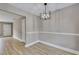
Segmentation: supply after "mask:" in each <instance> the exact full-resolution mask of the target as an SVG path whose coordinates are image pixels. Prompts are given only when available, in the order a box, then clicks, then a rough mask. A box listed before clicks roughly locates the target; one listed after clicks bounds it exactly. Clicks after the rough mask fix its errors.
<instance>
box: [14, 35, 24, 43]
mask: <svg viewBox="0 0 79 59" xmlns="http://www.w3.org/2000/svg"><path fill="white" fill-rule="evenodd" d="M13 38H15V39H17V40H19V41H20V42H24V41H23V40H22V39H19V38H18V37H16V36H13Z"/></svg>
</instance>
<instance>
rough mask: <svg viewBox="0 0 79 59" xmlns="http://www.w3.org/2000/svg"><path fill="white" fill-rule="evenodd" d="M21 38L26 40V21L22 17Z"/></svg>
mask: <svg viewBox="0 0 79 59" xmlns="http://www.w3.org/2000/svg"><path fill="white" fill-rule="evenodd" d="M22 40H23V41H24V42H25V41H26V21H25V19H22Z"/></svg>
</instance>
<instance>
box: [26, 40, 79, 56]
mask: <svg viewBox="0 0 79 59" xmlns="http://www.w3.org/2000/svg"><path fill="white" fill-rule="evenodd" d="M38 42H40V43H42V44H45V45H48V46H51V47H55V48H58V49H62V50H64V51H67V52H70V53H73V54H77V55H79V51H76V50H73V49H70V48H65V47H62V46H59V45H55V44H51V43H48V42H45V41H39V40H38V41H35V42H32V43H30V44H27V45H25V47H29V46H32V45H34V44H36V43H38Z"/></svg>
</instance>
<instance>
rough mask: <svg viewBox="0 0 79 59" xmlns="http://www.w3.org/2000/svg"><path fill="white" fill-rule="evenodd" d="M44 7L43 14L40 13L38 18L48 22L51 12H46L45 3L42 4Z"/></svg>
mask: <svg viewBox="0 0 79 59" xmlns="http://www.w3.org/2000/svg"><path fill="white" fill-rule="evenodd" d="M44 7H45V9H44V12H43V13H40V18H41V19H43V20H48V19H50V17H51V12H50V11H47V3H44Z"/></svg>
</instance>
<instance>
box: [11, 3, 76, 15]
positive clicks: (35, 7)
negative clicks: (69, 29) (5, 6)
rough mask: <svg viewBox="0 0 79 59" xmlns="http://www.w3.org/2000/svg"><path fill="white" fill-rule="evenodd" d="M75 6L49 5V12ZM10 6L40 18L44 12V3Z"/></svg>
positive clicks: (13, 4) (68, 4)
mask: <svg viewBox="0 0 79 59" xmlns="http://www.w3.org/2000/svg"><path fill="white" fill-rule="evenodd" d="M73 4H74V3H48V4H47V10H48V11H51V12H53V11H55V10H58V9H62V8H65V7H68V6H71V5H73ZM10 5H12V6H15V7H16V8H19V9H21V10H24V11H26V12H29V13H32V14H34V15H37V16H39V15H40V13H41V12H43V10H44V5H43V3H10Z"/></svg>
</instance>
